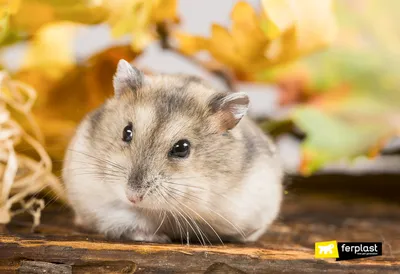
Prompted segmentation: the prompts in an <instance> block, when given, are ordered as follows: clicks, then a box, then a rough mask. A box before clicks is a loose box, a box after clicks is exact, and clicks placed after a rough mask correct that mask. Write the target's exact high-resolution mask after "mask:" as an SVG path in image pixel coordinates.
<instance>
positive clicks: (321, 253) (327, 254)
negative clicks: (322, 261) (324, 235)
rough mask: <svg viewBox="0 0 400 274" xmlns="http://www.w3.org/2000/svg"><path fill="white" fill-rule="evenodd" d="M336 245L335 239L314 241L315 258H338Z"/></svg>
mask: <svg viewBox="0 0 400 274" xmlns="http://www.w3.org/2000/svg"><path fill="white" fill-rule="evenodd" d="M337 247H338V245H337V242H336V241H329V242H316V243H315V258H339V252H338V248H337Z"/></svg>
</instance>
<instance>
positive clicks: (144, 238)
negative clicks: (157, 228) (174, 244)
mask: <svg viewBox="0 0 400 274" xmlns="http://www.w3.org/2000/svg"><path fill="white" fill-rule="evenodd" d="M127 238H128V239H130V240H132V241H135V242H151V243H160V244H166V243H171V239H170V238H169V237H168V236H167V235H165V234H156V235H154V234H153V233H146V232H143V231H135V232H133V233H132V234H130V235H127Z"/></svg>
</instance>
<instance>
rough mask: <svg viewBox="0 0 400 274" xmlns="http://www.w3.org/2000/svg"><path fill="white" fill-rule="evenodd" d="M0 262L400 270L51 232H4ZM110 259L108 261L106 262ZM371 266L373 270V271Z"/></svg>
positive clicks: (296, 253) (285, 251)
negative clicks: (71, 237)
mask: <svg viewBox="0 0 400 274" xmlns="http://www.w3.org/2000/svg"><path fill="white" fill-rule="evenodd" d="M0 243H1V247H0V249H1V252H0V262H5V261H21V260H33V261H44V262H50V263H62V264H67V265H71V266H72V269H73V270H74V268H76V269H77V270H79V269H86V270H87V271H89V270H90V272H91V271H93V270H94V269H96V268H97V269H98V268H99V266H102V268H103V269H104V268H107V264H109V262H114V266H118V265H119V266H121V268H123V269H124V268H126V267H128V268H129V269H130V270H132V271H133V270H135V271H139V270H140V271H141V272H147V273H148V272H159V271H161V272H168V273H177V272H184V273H192V272H198V273H201V272H206V271H212V269H211V270H210V267H211V266H212V265H213V264H214V263H216V262H218V263H223V264H225V265H227V266H229V267H232V268H233V269H237V271H245V272H248V273H266V271H278V270H279V269H286V270H288V271H289V270H292V271H294V270H296V269H301V270H310V271H311V270H313V271H319V270H323V269H330V270H332V271H334V270H346V271H361V270H362V271H363V273H373V272H371V271H383V272H384V273H395V272H396V271H400V261H397V260H390V259H385V260H380V261H376V260H374V259H363V260H356V261H352V262H351V263H349V262H335V261H332V260H326V261H325V260H316V259H314V257H313V252H312V250H307V249H303V248H297V249H296V248H288V247H282V246H271V247H269V248H258V247H247V246H235V245H226V246H209V247H203V246H186V245H176V244H171V245H157V244H139V243H115V242H106V241H82V240H76V241H65V240H62V239H53V240H49V239H46V237H30V238H25V237H18V236H15V235H14V236H12V235H1V236H0ZM107 262H108V263H107ZM368 271H370V272H368Z"/></svg>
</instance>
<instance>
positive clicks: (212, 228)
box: [169, 191, 224, 245]
mask: <svg viewBox="0 0 400 274" xmlns="http://www.w3.org/2000/svg"><path fill="white" fill-rule="evenodd" d="M169 194H170V197H171V198H173V199H174V200H175V201H176V202H177V203H179V204H180V205H182V206H184V207H186V208H187V209H189V210H190V211H192V212H193V213H194V214H196V215H197V216H198V217H199V218H200V219H201V220H203V222H205V223H206V224H207V225H208V226H209V227H210V228H211V230H212V231H213V232H214V233H215V235H216V236H217V238H218V239H219V240H220V242H221V244H222V245H224V242H223V241H222V239H221V237H220V236H219V234H218V233H217V231H215V229H214V227H213V226H212V225H210V223H209V222H207V221H206V220H205V219H204V218H203V217H202V216H201V215H200V214H199V213H197V212H196V211H195V210H194V209H192V208H191V207H189V206H188V205H185V204H184V203H182V202H180V201H178V199H176V198H175V197H174V196H173V194H174V193H171V192H170V191H169ZM175 195H177V194H176V193H175ZM199 229H200V228H199ZM206 238H207V236H206ZM207 241H208V242H209V243H210V245H212V243H211V242H210V240H209V239H208V238H207Z"/></svg>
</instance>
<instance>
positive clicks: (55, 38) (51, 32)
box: [21, 22, 77, 80]
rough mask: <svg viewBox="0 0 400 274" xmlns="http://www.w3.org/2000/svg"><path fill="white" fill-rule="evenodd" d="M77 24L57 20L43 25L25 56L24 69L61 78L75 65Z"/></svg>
mask: <svg viewBox="0 0 400 274" xmlns="http://www.w3.org/2000/svg"><path fill="white" fill-rule="evenodd" d="M76 30H77V25H76V24H74V23H71V22H57V23H52V24H47V25H45V26H43V27H41V28H40V29H39V30H38V31H37V32H36V33H35V35H34V37H33V40H32V41H31V44H30V46H29V47H28V50H27V52H26V54H25V57H24V58H23V63H22V66H21V69H22V70H35V71H38V72H43V74H45V75H47V76H49V77H50V78H52V79H55V80H57V79H59V78H60V77H62V76H63V75H64V74H65V72H67V71H68V70H70V69H71V68H72V67H73V66H74V65H75V49H74V47H73V42H74V38H75V34H76Z"/></svg>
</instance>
